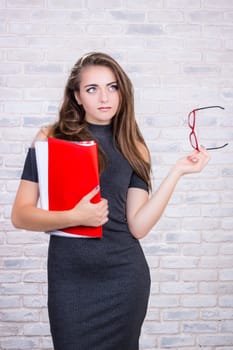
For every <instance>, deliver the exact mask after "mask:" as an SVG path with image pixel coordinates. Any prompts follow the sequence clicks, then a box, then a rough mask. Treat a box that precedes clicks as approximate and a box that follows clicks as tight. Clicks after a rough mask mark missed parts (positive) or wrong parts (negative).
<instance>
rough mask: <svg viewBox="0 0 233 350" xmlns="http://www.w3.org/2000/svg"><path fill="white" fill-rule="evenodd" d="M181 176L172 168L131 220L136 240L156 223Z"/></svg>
mask: <svg viewBox="0 0 233 350" xmlns="http://www.w3.org/2000/svg"><path fill="white" fill-rule="evenodd" d="M180 177H181V174H180V173H179V171H177V169H176V168H175V167H174V168H172V170H171V171H170V172H169V174H168V175H167V177H166V178H165V179H164V181H163V182H162V183H161V185H160V187H159V188H158V190H157V191H156V192H155V193H154V194H152V196H151V197H150V198H149V199H148V201H147V202H145V203H144V205H143V206H142V207H141V208H140V209H139V210H138V211H137V213H136V214H135V216H134V219H133V220H132V222H133V225H132V227H131V232H132V233H133V235H134V236H135V237H137V238H142V237H144V236H145V235H146V234H147V233H148V232H149V231H150V230H151V229H152V227H153V226H154V225H155V224H156V223H157V222H158V220H159V219H160V217H161V215H162V214H163V212H164V210H165V208H166V206H167V204H168V202H169V200H170V198H171V195H172V194H173V192H174V190H175V187H176V185H177V182H178V181H179V179H180Z"/></svg>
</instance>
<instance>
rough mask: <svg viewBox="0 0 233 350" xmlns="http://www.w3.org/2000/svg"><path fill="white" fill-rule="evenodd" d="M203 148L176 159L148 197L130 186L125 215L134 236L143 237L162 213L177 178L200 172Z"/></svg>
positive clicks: (206, 157) (204, 159)
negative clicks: (156, 188)
mask: <svg viewBox="0 0 233 350" xmlns="http://www.w3.org/2000/svg"><path fill="white" fill-rule="evenodd" d="M208 161H209V154H208V153H207V152H206V150H205V149H203V148H202V149H201V151H200V152H197V151H194V152H193V153H192V154H191V155H190V156H188V157H186V158H182V159H180V160H178V161H177V163H176V164H175V166H174V167H173V168H172V169H171V171H170V172H169V174H168V175H167V177H166V178H165V180H164V181H163V182H162V183H161V185H160V187H159V188H158V190H157V191H156V192H155V193H154V194H153V195H152V196H151V197H150V198H149V196H148V194H147V192H146V191H144V190H141V189H137V188H130V189H129V191H128V197H127V204H126V215H127V220H128V224H129V229H130V231H131V232H132V234H133V235H134V236H135V237H136V238H138V239H139V238H142V237H144V236H145V235H146V234H147V233H148V232H149V231H150V230H151V229H152V227H153V226H154V225H155V224H156V223H157V222H158V220H159V219H160V217H161V215H162V214H163V212H164V210H165V208H166V206H167V204H168V202H169V199H170V198H171V195H172V193H173V192H174V190H175V187H176V184H177V182H178V181H179V179H180V178H181V177H182V176H183V175H185V174H191V173H197V172H200V171H201V170H202V169H203V168H204V167H205V166H206V164H207V163H208Z"/></svg>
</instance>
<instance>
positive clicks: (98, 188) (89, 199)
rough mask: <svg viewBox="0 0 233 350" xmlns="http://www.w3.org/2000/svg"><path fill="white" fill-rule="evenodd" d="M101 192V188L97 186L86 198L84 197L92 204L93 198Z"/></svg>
mask: <svg viewBox="0 0 233 350" xmlns="http://www.w3.org/2000/svg"><path fill="white" fill-rule="evenodd" d="M99 190H100V186H99V185H98V186H96V187H95V188H94V189H93V190H92V191H91V192H89V193H88V194H86V196H84V197H83V199H84V200H85V201H87V202H90V201H91V199H92V198H94V197H95V196H96V195H97V193H98V192H99Z"/></svg>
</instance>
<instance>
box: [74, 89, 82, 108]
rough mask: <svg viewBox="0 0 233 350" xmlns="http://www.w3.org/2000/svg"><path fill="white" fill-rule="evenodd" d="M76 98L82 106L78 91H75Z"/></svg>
mask: <svg viewBox="0 0 233 350" xmlns="http://www.w3.org/2000/svg"><path fill="white" fill-rule="evenodd" d="M74 97H75V100H76V102H77V104H78V105H81V104H82V103H81V100H80V97H79V92H78V91H75V93H74Z"/></svg>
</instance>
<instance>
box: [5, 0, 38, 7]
mask: <svg viewBox="0 0 233 350" xmlns="http://www.w3.org/2000/svg"><path fill="white" fill-rule="evenodd" d="M7 6H8V7H12V8H17V7H19V8H27V7H41V6H43V0H33V2H31V3H29V2H28V1H27V0H7Z"/></svg>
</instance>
